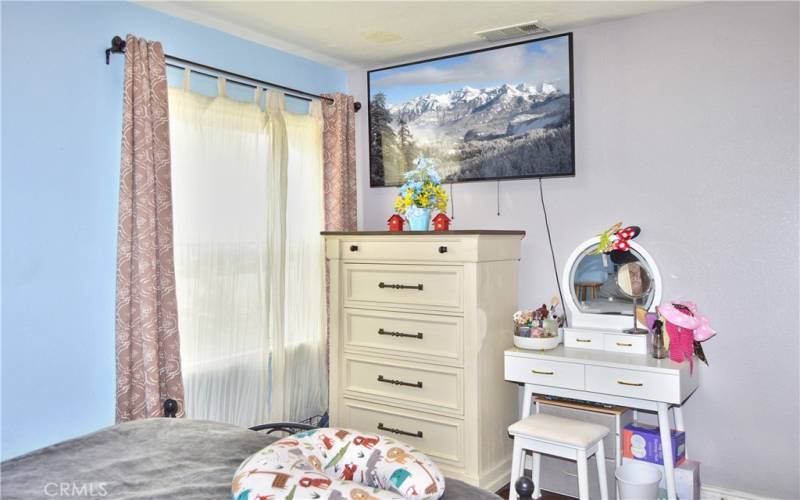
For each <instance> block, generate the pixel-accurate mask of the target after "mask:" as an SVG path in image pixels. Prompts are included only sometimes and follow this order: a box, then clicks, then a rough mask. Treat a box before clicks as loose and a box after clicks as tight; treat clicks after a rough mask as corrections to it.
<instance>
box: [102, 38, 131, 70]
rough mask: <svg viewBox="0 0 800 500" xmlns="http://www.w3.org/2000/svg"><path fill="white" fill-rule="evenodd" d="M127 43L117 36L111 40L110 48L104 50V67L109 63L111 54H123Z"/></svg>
mask: <svg viewBox="0 0 800 500" xmlns="http://www.w3.org/2000/svg"><path fill="white" fill-rule="evenodd" d="M126 45H128V43H127V42H126V41H125V40H123V39H122V37H120V36H119V35H117V36H115V37H114V38H112V39H111V47H109V48H107V49H106V65H108V64H110V63H111V54H124V53H125V47H126Z"/></svg>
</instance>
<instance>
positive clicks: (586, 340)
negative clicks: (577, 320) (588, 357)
mask: <svg viewBox="0 0 800 500" xmlns="http://www.w3.org/2000/svg"><path fill="white" fill-rule="evenodd" d="M591 341H592V339H575V342H591Z"/></svg>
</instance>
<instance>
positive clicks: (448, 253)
mask: <svg viewBox="0 0 800 500" xmlns="http://www.w3.org/2000/svg"><path fill="white" fill-rule="evenodd" d="M338 244H339V245H340V248H339V255H341V258H342V260H346V261H355V262H357V261H398V260H402V261H409V260H413V261H426V262H462V261H465V260H474V258H475V257H474V255H475V254H476V253H477V250H476V248H477V246H476V244H475V241H471V242H468V241H452V240H449V241H448V240H446V239H444V238H443V239H440V240H437V239H429V238H427V237H419V236H417V237H416V238H407V239H405V240H403V242H402V245H398V241H397V238H393V237H390V238H389V239H383V240H378V239H369V240H351V241H339V242H338Z"/></svg>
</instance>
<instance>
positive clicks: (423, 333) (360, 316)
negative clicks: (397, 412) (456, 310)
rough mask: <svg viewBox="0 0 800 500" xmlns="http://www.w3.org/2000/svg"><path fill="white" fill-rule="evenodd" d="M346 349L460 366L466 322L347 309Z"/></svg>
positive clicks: (440, 317) (453, 319) (438, 317)
mask: <svg viewBox="0 0 800 500" xmlns="http://www.w3.org/2000/svg"><path fill="white" fill-rule="evenodd" d="M343 331H344V348H345V350H346V351H351V352H352V351H367V352H375V353H380V354H388V355H392V356H398V357H415V358H423V359H427V360H430V361H437V362H447V363H449V364H455V365H456V366H461V365H462V363H463V352H464V322H463V320H462V319H461V318H458V317H454V316H436V315H433V314H415V313H396V312H389V311H373V310H367V309H344V330H343Z"/></svg>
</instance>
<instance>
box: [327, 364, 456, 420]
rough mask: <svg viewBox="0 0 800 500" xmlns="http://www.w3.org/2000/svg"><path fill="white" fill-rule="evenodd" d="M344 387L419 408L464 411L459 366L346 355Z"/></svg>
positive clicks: (344, 388) (354, 391)
mask: <svg viewBox="0 0 800 500" xmlns="http://www.w3.org/2000/svg"><path fill="white" fill-rule="evenodd" d="M343 373H344V378H343V380H342V383H343V384H344V385H343V387H342V389H343V390H344V391H345V392H346V393H348V394H349V395H351V396H359V395H361V396H373V397H379V398H384V399H386V400H387V401H388V402H391V403H397V402H399V401H405V402H408V403H410V404H412V405H415V406H417V407H418V408H419V409H422V410H426V409H428V408H430V409H431V410H436V409H445V410H449V411H453V412H462V411H463V407H464V405H463V401H464V398H463V394H464V385H463V384H464V380H463V375H462V373H463V372H462V370H461V369H460V368H446V367H434V366H430V365H418V364H409V363H395V362H384V361H376V360H374V359H365V358H358V357H351V356H345V357H344V371H343Z"/></svg>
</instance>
